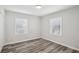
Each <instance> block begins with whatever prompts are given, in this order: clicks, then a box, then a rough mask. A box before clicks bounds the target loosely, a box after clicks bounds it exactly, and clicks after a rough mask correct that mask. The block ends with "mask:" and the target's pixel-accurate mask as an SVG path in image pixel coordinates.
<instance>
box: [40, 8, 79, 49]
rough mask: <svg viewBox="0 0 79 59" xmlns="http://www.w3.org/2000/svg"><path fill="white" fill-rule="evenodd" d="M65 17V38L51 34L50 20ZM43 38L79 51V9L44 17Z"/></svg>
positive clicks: (42, 21)
mask: <svg viewBox="0 0 79 59" xmlns="http://www.w3.org/2000/svg"><path fill="white" fill-rule="evenodd" d="M58 16H62V17H63V36H61V37H59V36H54V35H52V34H49V30H50V26H49V20H50V19H51V18H53V17H58ZM41 23H42V24H41V25H42V28H41V30H42V31H41V33H42V34H41V37H42V38H44V39H48V40H50V41H53V42H56V43H59V44H62V45H65V46H68V47H70V48H73V49H77V50H79V7H74V8H71V9H67V10H63V11H60V12H56V13H52V14H50V15H46V16H44V17H42V20H41Z"/></svg>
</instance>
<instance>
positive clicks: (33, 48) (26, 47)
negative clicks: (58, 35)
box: [2, 38, 78, 53]
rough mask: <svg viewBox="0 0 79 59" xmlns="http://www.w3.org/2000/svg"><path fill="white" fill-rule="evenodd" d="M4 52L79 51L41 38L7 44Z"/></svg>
mask: <svg viewBox="0 0 79 59" xmlns="http://www.w3.org/2000/svg"><path fill="white" fill-rule="evenodd" d="M2 53H78V51H76V50H73V49H70V48H67V47H65V46H62V45H59V44H57V43H54V42H51V41H48V40H45V39H41V38H39V39H34V40H29V41H24V42H20V43H15V44H9V45H6V46H4V47H3V49H2Z"/></svg>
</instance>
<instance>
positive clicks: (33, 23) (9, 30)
mask: <svg viewBox="0 0 79 59" xmlns="http://www.w3.org/2000/svg"><path fill="white" fill-rule="evenodd" d="M5 15H6V23H5V27H6V29H5V31H6V43H5V44H11V43H16V42H21V41H27V40H31V39H36V38H40V20H39V17H37V16H31V15H26V14H21V13H16V12H11V11H6V13H5ZM16 17H22V18H25V19H27V20H28V34H21V35H16V34H15V18H16Z"/></svg>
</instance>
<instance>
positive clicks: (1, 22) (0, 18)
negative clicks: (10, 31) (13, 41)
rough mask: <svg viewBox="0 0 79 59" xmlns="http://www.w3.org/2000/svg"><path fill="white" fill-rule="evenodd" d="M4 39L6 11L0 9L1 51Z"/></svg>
mask: <svg viewBox="0 0 79 59" xmlns="http://www.w3.org/2000/svg"><path fill="white" fill-rule="evenodd" d="M4 39H5V35H4V10H3V9H0V51H1V49H2V47H3V45H4V43H5V40H4Z"/></svg>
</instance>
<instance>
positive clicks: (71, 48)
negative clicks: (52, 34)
mask: <svg viewBox="0 0 79 59" xmlns="http://www.w3.org/2000/svg"><path fill="white" fill-rule="evenodd" d="M43 39H45V40H49V39H48V38H43ZM49 41H52V40H49ZM52 42H55V43H57V44H60V45H62V46H65V47H68V48H71V49H74V50H77V51H79V49H77V48H75V47H71V46H69V45H66V44H64V43H60V42H57V41H52Z"/></svg>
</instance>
